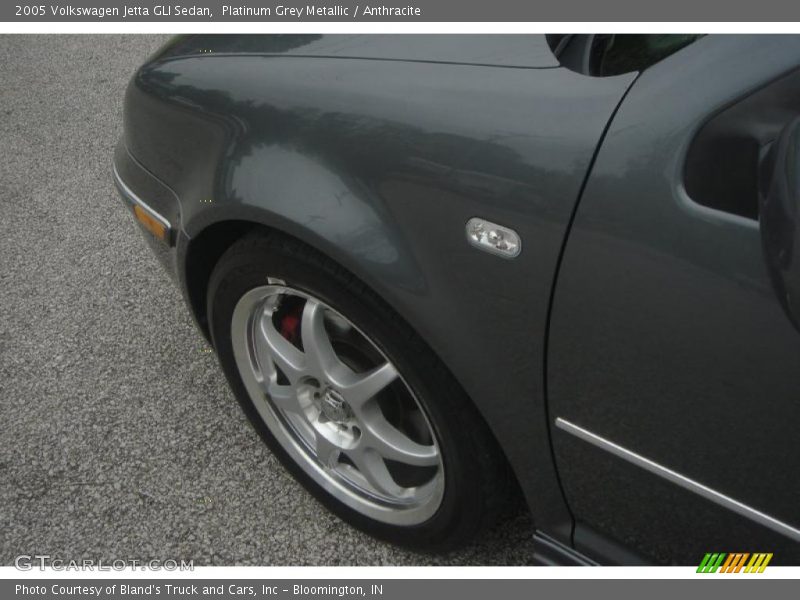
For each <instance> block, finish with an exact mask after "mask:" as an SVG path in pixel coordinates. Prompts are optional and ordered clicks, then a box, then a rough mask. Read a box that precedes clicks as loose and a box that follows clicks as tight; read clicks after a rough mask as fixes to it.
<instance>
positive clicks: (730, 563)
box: [697, 552, 772, 573]
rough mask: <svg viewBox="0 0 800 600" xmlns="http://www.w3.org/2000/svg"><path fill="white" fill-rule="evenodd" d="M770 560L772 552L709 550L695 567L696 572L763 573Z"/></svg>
mask: <svg viewBox="0 0 800 600" xmlns="http://www.w3.org/2000/svg"><path fill="white" fill-rule="evenodd" d="M771 560H772V553H771V552H769V553H766V552H756V553H754V554H750V553H749V552H734V553H732V554H726V553H725V552H709V553H707V554H706V555H705V556H704V557H703V560H702V562H701V563H700V566H699V567H697V572H698V573H716V572H717V571H719V572H720V573H739V572H742V573H763V572H764V569H766V568H767V565H768V564H769V561H771Z"/></svg>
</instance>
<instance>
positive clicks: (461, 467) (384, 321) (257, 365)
mask: <svg viewBox="0 0 800 600" xmlns="http://www.w3.org/2000/svg"><path fill="white" fill-rule="evenodd" d="M207 306H208V321H209V324H210V329H211V336H212V340H213V344H214V348H215V350H216V352H217V355H218V357H219V361H220V364H221V366H222V369H223V371H224V373H225V376H226V377H227V379H228V382H229V384H230V387H231V389H232V390H233V392H234V394H235V396H236V398H237V399H238V401H239V402H240V404H241V405H242V407H243V409H244V411H245V413H246V414H247V415H248V417H249V419H250V421H251V422H252V424H253V426H254V427H255V428H256V430H257V431H258V432H259V434H260V435H261V437H262V438H263V440H264V442H265V443H266V444H267V445H268V446H269V448H270V449H271V450H272V452H273V453H274V454H275V455H276V456H277V457H278V458H279V459H280V461H281V462H282V464H283V465H284V466H285V467H286V469H287V470H288V471H289V472H290V473H291V474H292V475H293V476H294V477H295V478H296V479H297V480H298V481H299V482H300V483H301V484H302V485H303V486H305V487H306V489H308V491H309V492H311V494H313V495H314V496H315V497H316V498H317V500H318V501H320V502H321V503H322V504H323V505H325V506H326V507H327V508H328V509H329V510H331V511H332V512H333V513H335V514H336V515H338V516H339V517H340V518H342V519H343V520H344V521H346V522H347V523H350V524H351V525H353V526H355V527H357V528H358V529H360V530H362V531H364V532H366V533H368V534H370V535H372V536H375V537H377V538H380V539H382V540H385V541H388V542H390V543H393V544H397V545H401V546H404V547H408V548H413V549H418V550H423V551H429V552H441V551H447V550H451V549H454V548H456V547H459V546H462V545H464V544H465V543H467V542H469V541H470V540H472V539H473V538H475V537H476V536H477V535H479V534H480V533H481V532H483V531H484V530H485V529H486V528H487V527H489V526H491V525H493V524H494V523H495V522H496V521H497V519H498V518H500V517H501V516H503V515H505V514H507V513H509V512H510V511H511V510H513V508H514V507H516V506H517V489H516V484H515V480H514V478H513V476H512V474H511V472H510V469H509V467H508V465H507V462H506V460H505V458H504V457H503V455H502V453H501V452H500V450H499V447H498V445H497V443H496V441H495V440H494V438H493V437H492V435H491V433H490V432H489V430H488V427H487V426H486V424H485V422H484V421H483V419H482V418H481V417H480V415H479V414H478V412H477V410H476V409H475V407H474V406H473V404H472V402H471V401H470V399H469V398H468V397H467V396H466V394H465V392H464V391H463V390H462V389H461V387H460V386H459V385H458V383H457V382H456V381H455V379H454V378H453V376H452V375H451V374H450V373H449V372H448V370H447V369H446V368H445V367H444V365H443V364H442V362H441V361H440V360H439V359H438V358H437V357H436V356H435V354H434V353H433V352H432V350H431V349H430V348H429V347H428V346H427V345H426V344H425V343H424V342H423V341H422V339H421V338H420V337H419V336H418V335H417V334H416V333H415V332H414V331H413V330H412V328H411V327H410V326H409V325H408V324H407V323H405V322H404V321H403V320H402V319H401V318H400V317H399V316H398V315H397V313H395V312H394V311H393V310H392V309H391V308H390V307H389V306H388V305H387V304H386V303H385V302H384V301H383V300H382V299H381V298H379V297H378V296H377V295H376V294H375V293H374V292H372V291H371V290H370V289H369V288H367V287H366V286H365V285H364V284H363V283H362V282H361V281H359V280H358V279H356V278H355V277H354V276H353V275H352V274H350V273H349V272H347V271H346V270H344V269H343V268H342V267H340V266H339V265H337V264H336V263H334V262H332V261H331V260H330V259H328V258H327V257H325V256H324V255H322V254H320V253H319V252H317V251H315V250H313V249H312V248H310V247H308V246H306V245H304V244H302V243H300V242H298V241H297V240H295V239H293V238H289V237H287V236H284V235H281V234H277V233H271V232H270V233H266V232H256V233H251V234H248V235H247V236H245V237H243V238H242V239H241V240H239V241H237V242H236V243H234V244H233V245H232V246H231V247H230V248H229V249H228V250H227V251H226V252H225V253H224V254H223V256H222V257H221V258H220V260H219V261H218V263H217V264H216V266H215V268H214V270H213V273H212V275H211V277H210V280H209V287H208V298H207ZM315 311H316V312H315ZM314 315H317V317H315V316H314ZM319 315H322V316H319ZM315 319H316V320H315ZM297 323H299V325H297V326H296V328H295V329H292V327H294V326H295V325H296V324H297ZM320 323H321V324H320ZM298 330H299V333H298ZM264 332H268V334H266V333H264ZM276 332H278V333H279V334H280V336H281V338H282V339H278V338H277V337H275V334H276ZM314 335H317V336H318V337H319V340H322V341H319V340H315V338H314V337H313V336H314ZM326 335H327V338H328V341H329V342H330V343H329V344H328V345H327V346H326V344H325V341H324V340H325V337H326ZM265 340H266V342H265ZM284 342H285V343H284ZM286 344H291V345H292V346H293V348H295V349H296V350H294V349H292V348H290V347H289V346H288V345H286ZM265 348H266V350H265ZM276 348H277V350H276ZM318 348H320V350H319V351H317V349H318ZM326 349H327V350H326ZM330 349H333V351H334V353H335V354H336V357H338V358H340V360H341V364H339V363H335V361H333V360H332V359H330V360H329V359H328V358H324V357H329V352H328V354H326V353H325V352H326V351H329V350H330ZM362 355H363V356H362ZM265 356H266V357H267V358H264V357H265ZM320 357H323V358H320ZM354 357H355V358H354ZM284 358H286V360H285V361H284ZM292 361H294V362H292ZM326 361H327V362H326ZM371 362H372V363H374V364H369V363H371ZM362 363H365V364H366V366H364V365H362ZM312 364H313V365H323V366H321V367H319V368H320V369H322V368H324V365H328V366H330V368H331V369H332V371H331V372H335V374H336V375H335V377H334V376H333V375H332V376H331V378H327V375H324V374H323V376H316V375H314V376H313V377H312V376H308V375H307V374H308V373H310V372H311V370H310V369H311V367H310V366H309V365H312ZM342 364H343V365H345V366H344V367H342V366H341V365H342ZM297 365H304V366H303V367H302V369H296V368H295V367H296V366H297ZM331 365H333V366H331ZM303 369H305V370H303ZM336 369H338V370H336ZM284 371H285V372H284ZM378 371H380V372H381V373H384V372H386V373H388V374H389V375H388V376H387V377H394V379H391V383H389V384H387V385H386V387H384V388H381V389H380V391H378V392H377V393H376V394H375V395H374V396H371V397H370V399H368V400H366V401H365V400H363V399H362V396H365V395H366V394H367V392H368V391H369V390H371V389H373V388H369V387H368V381H369V382H372V381H373V380H377V374H378ZM316 372H317V371H315V373H316ZM319 372H320V373H322V371H319ZM287 374H288V375H287ZM339 374H341V377H340V376H339ZM371 374H372V375H373V376H372V379H369V380H368V379H367V377H368V376H370V375H371ZM290 375H291V378H290V377H289V376H290ZM337 378H338V379H337ZM347 378H350V379H347ZM340 379H341V381H345V380H346V383H347V382H352V385H350V383H347V385H349V386H350V387H341V388H339V387H337V386H339V385H340V384H339V383H333V382H334V381H336V382H339V380H340ZM387 380H388V379H387ZM292 382H296V383H292ZM341 385H345V384H341ZM375 385H377V384H375ZM265 386H266V387H265ZM270 386H271V387H270ZM267 389H270V390H271V392H270V393H269V394H268V393H267V391H266V390H267ZM352 390H355V392H352ZM365 390H366V391H365ZM285 407H288V408H285ZM284 408H285V410H284ZM387 422H388V423H389V425H390V426H387V425H386V423H387ZM373 430H374V431H373ZM398 431H399V432H400V434H401V435H402V436H403V439H401V438H398V437H397V432H398ZM375 432H377V433H375ZM387 432H388V433H387ZM328 440H334V441H333V442H330V441H328ZM387 440H388V441H387ZM398 440H399V441H398ZM368 441H370V444H368V443H367V442H368ZM400 442H402V443H400ZM398 449H399V450H398ZM395 453H396V454H397V456H395ZM387 455H388V456H389V457H390V458H387ZM376 457H377V458H376ZM397 457H399V458H397ZM404 461H407V463H408V464H407V463H406V462H404ZM381 463H382V465H383V466H381ZM387 472H388V473H389V475H390V476H391V477H390V478H388V479H387V477H386V473H387ZM398 480H403V482H404V483H405V485H401V484H398V483H397V482H398ZM405 480H408V481H405ZM409 481H410V482H411V483H408V482H409Z"/></svg>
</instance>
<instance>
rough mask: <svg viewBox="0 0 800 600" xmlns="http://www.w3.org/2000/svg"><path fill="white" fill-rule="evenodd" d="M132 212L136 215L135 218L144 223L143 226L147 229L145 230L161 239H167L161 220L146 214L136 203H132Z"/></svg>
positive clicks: (164, 240)
mask: <svg viewBox="0 0 800 600" xmlns="http://www.w3.org/2000/svg"><path fill="white" fill-rule="evenodd" d="M133 214H134V216H135V217H136V220H137V221H139V223H141V224H142V225H144V228H145V229H147V231H149V232H150V233H152V234H153V235H154V236H156V237H157V238H158V239H160V240H161V241H163V242H166V241H167V228H166V226H165V225H164V224H163V223H162V222H161V221H159V220H158V219H156V218H154V217H152V216H151V215H149V214H147V211H145V210H144V209H143V208H142V207H141V206H139V205H138V204H137V205H134V207H133Z"/></svg>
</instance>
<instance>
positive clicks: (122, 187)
mask: <svg viewBox="0 0 800 600" xmlns="http://www.w3.org/2000/svg"><path fill="white" fill-rule="evenodd" d="M112 170H113V172H114V183H116V184H117V187H118V188H119V191H120V192H122V195H123V197H124V198H125V199H126V200H127V201H128V202H129V203H130V204H131V205H133V204H138V205H139V206H140V207H141V208H142V210H144V211H145V212H146V213H147V214H148V215H150V216H151V217H153V218H154V219H155V220H156V221H158V222H159V223H161V224H162V225H163V226H164V227H166V228H167V234H168V236H169V238H170V239H171V235H172V225H170V223H169V221H167V219H165V218H164V217H163V216H161V215H160V214H159V213H157V212H156V211H154V210H153V209H152V208H150V206H149V205H148V204H147V203H146V202H145V201H144V200H142V199H141V198H139V196H137V195H136V194H135V193H134V191H133V190H132V189H131V188H129V187H128V185H127V184H126V183H125V182H124V181H123V180H122V177H120V175H119V172H118V171H117V165H112Z"/></svg>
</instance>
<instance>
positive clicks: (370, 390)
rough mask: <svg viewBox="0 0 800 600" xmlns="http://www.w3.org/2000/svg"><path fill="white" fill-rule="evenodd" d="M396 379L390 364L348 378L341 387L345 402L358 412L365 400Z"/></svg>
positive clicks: (392, 366)
mask: <svg viewBox="0 0 800 600" xmlns="http://www.w3.org/2000/svg"><path fill="white" fill-rule="evenodd" d="M395 379H397V369H395V367H394V365H393V364H392V363H390V362H386V363H384V364H383V365H381V366H379V367H376V368H374V369H373V370H371V371H370V372H369V373H366V374H364V375H360V374H359V375H356V374H353V376H351V377H348V378H347V380H345V381H344V382H343V385H342V387H341V390H342V393H343V394H344V396H345V398H347V402H348V403H349V404H350V406H352V407H353V408H354V409H356V410H358V408H359V407H361V406H362V405H363V404H364V403H365V402H366V401H367V400H369V399H370V398H372V397H374V396H375V395H376V394H377V393H378V392H380V391H381V390H383V389H384V388H385V387H386V386H388V385H389V384H391V383H392V382H393V381H394V380H395Z"/></svg>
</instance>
